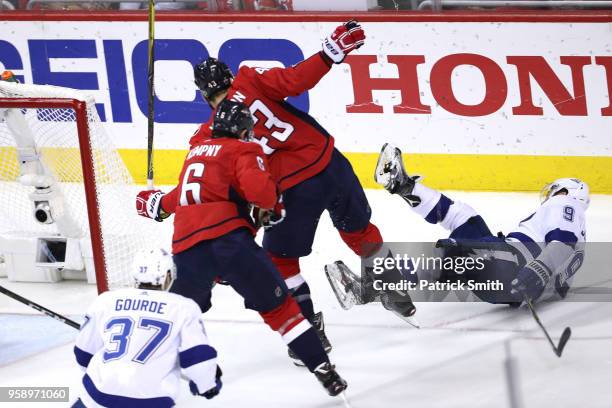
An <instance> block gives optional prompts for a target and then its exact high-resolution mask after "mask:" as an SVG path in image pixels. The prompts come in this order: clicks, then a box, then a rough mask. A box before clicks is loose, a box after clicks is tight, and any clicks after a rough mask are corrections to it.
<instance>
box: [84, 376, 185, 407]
mask: <svg viewBox="0 0 612 408" xmlns="http://www.w3.org/2000/svg"><path fill="white" fill-rule="evenodd" d="M83 386H84V387H85V390H86V391H87V393H88V394H89V396H90V397H91V399H93V400H94V401H95V402H96V403H97V404H99V405H102V406H104V407H130V408H170V407H173V406H174V400H173V399H172V398H170V397H156V398H131V397H124V396H121V395H113V394H107V393H104V392H102V391H100V390H98V389H97V388H96V385H95V384H94V383H93V381H92V380H91V378H89V376H88V375H87V374H85V376H83Z"/></svg>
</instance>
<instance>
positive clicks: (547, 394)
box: [0, 190, 612, 408]
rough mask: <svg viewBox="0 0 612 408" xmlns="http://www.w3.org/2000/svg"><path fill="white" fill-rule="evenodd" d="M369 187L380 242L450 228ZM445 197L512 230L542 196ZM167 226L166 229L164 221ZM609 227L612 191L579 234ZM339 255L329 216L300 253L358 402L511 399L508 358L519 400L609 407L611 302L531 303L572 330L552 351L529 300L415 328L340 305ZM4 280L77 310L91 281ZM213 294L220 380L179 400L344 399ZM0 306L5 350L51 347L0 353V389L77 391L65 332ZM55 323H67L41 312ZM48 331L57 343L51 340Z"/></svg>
mask: <svg viewBox="0 0 612 408" xmlns="http://www.w3.org/2000/svg"><path fill="white" fill-rule="evenodd" d="M367 193H368V197H369V199H370V203H371V205H372V209H373V220H374V222H375V223H377V224H378V226H379V227H380V229H381V231H382V234H383V237H384V238H385V240H387V241H434V240H436V239H437V238H440V237H442V236H444V235H445V231H444V230H442V229H441V228H439V227H437V226H432V225H430V224H427V223H425V222H424V221H422V220H421V219H420V218H419V217H418V216H416V215H414V214H413V213H412V212H411V211H410V209H409V208H408V207H407V205H406V204H405V203H404V202H403V201H402V200H401V199H399V198H397V197H391V196H389V195H388V194H387V193H386V192H384V191H378V190H377V191H368V192H367ZM448 194H449V195H450V196H451V197H452V198H453V199H458V200H463V201H466V202H468V203H470V204H471V205H472V206H473V207H474V208H475V209H476V210H477V211H478V212H479V213H480V214H481V215H482V216H483V217H484V218H485V219H486V220H487V222H488V224H489V226H490V227H491V229H492V231H498V230H502V231H509V230H510V229H511V228H512V227H513V226H515V225H516V223H517V222H518V221H519V220H521V219H523V218H525V217H526V216H527V215H529V214H530V213H531V212H532V211H533V209H534V208H535V207H536V206H537V205H538V195H537V194H536V193H461V192H448ZM162 225H165V226H164V228H170V224H169V223H164V224H162ZM611 229H612V196H603V195H595V196H593V197H592V202H591V207H590V208H589V210H588V211H587V238H588V239H589V240H590V241H612V233H611V232H610V231H611ZM336 259H343V260H344V261H345V263H347V265H349V266H351V267H353V268H358V265H359V261H358V259H357V258H356V257H355V255H353V254H352V252H351V251H350V250H348V249H347V248H346V247H345V246H344V244H343V242H342V241H341V239H340V237H339V236H338V234H337V232H336V231H335V230H334V229H333V228H332V226H331V222H330V220H329V218H328V217H327V216H324V217H323V218H322V219H321V222H320V225H319V230H318V233H317V237H316V240H315V246H314V251H313V254H312V255H311V256H309V257H308V258H306V259H304V260H303V261H302V270H303V274H304V276H305V278H306V279H307V281H308V282H309V284H310V287H311V289H312V293H313V298H314V301H315V305H316V307H317V308H318V309H320V310H323V312H324V315H325V320H326V322H327V332H328V336H329V338H330V339H331V341H332V343H333V345H334V350H333V351H332V354H331V357H332V360H333V362H334V363H335V364H336V365H337V367H338V370H339V372H340V373H341V374H342V375H343V376H344V377H345V378H346V379H347V380H348V382H349V389H348V396H349V399H350V400H351V403H352V406H353V408H365V407H409V406H414V407H444V408H449V407H486V408H490V407H510V403H509V400H508V386H507V377H506V375H505V362H506V359H507V358H508V356H511V357H512V358H513V359H514V361H515V363H516V372H517V379H516V385H517V388H518V390H519V398H520V399H521V400H522V402H523V406H524V407H555V408H560V407H578V406H580V407H584V406H588V407H610V406H612V387H610V382H611V381H612V347H611V344H612V304H610V303H570V302H560V303H555V304H546V305H542V306H540V307H539V310H540V313H541V317H542V319H543V321H544V323H545V324H546V325H547V326H548V327H549V329H550V332H551V333H552V335H553V337H555V338H558V336H559V335H560V334H561V332H562V330H563V328H564V327H565V326H568V325H569V326H571V327H572V330H573V337H572V339H571V340H570V341H569V343H568V345H567V347H566V349H565V352H564V354H563V357H562V358H560V359H559V358H557V357H556V356H555V355H554V354H553V353H552V351H551V349H550V347H549V345H548V343H547V342H546V341H545V340H544V338H543V335H542V333H541V332H540V331H539V329H538V327H537V326H536V325H535V323H534V322H533V320H532V318H531V316H530V314H529V312H528V311H527V310H510V309H508V308H507V307H503V306H494V305H488V304H463V303H445V304H433V303H421V304H418V305H417V306H418V308H419V309H418V312H417V317H418V319H419V322H420V323H421V324H422V326H423V328H422V329H420V330H417V329H414V328H412V327H410V326H409V325H407V324H405V323H403V322H402V321H401V320H399V319H398V318H396V317H395V316H394V315H392V314H391V313H389V312H387V311H385V310H383V309H382V308H381V307H380V305H366V306H361V307H355V308H353V309H352V310H350V311H344V310H342V309H341V308H340V306H339V305H338V304H337V302H336V300H335V298H334V295H333V293H332V291H331V289H330V288H329V286H328V283H327V281H326V279H325V277H324V274H323V265H324V264H325V263H329V262H332V261H334V260H336ZM611 275H612V272H611ZM0 284H2V285H6V286H7V287H9V288H11V289H12V290H14V291H16V292H18V293H20V294H22V295H23V296H26V297H29V298H31V299H33V300H35V301H37V302H39V303H41V304H43V305H45V306H47V307H49V308H51V309H54V310H57V311H58V312H61V313H66V314H72V315H74V314H79V313H82V312H83V311H84V309H85V308H86V305H87V304H89V303H90V302H91V301H92V299H93V298H94V297H95V288H94V287H93V286H91V285H90V286H87V285H84V284H80V283H75V282H66V283H61V284H19V283H12V282H7V281H6V279H2V280H0ZM213 304H214V306H213V309H212V310H211V311H210V312H209V314H207V316H206V321H207V330H208V333H209V336H210V339H211V342H212V343H213V344H214V346H215V347H216V348H217V349H218V351H219V360H220V363H221V365H222V367H223V370H224V373H225V374H224V377H223V378H224V388H223V391H222V393H221V395H220V396H219V397H217V398H215V399H214V400H211V401H205V400H203V399H197V398H195V397H192V396H191V395H190V394H189V392H188V389H187V386H186V384H185V386H184V387H183V389H182V394H181V397H180V399H179V400H178V401H177V404H178V406H179V407H201V406H207V407H211V408H214V407H225V408H227V407H232V408H233V407H237V408H238V407H239V408H242V407H248V408H257V407H266V408H275V407H279V408H281V407H282V408H286V407H342V406H343V405H342V402H341V401H340V400H339V399H336V398H331V397H328V396H327V395H326V394H325V393H324V391H323V390H322V388H321V387H320V386H319V385H318V383H317V382H316V380H315V379H314V377H313V376H312V375H311V374H309V373H308V372H307V371H306V370H305V369H301V368H297V367H294V366H293V365H292V363H291V362H290V361H289V359H288V358H287V356H286V349H285V347H284V346H283V343H282V340H281V339H280V338H279V336H278V335H277V334H276V333H272V332H271V331H270V330H269V329H268V328H267V326H266V325H264V324H263V323H262V322H261V320H260V318H259V316H258V315H257V314H256V313H254V312H252V311H246V310H244V309H243V306H242V302H241V299H240V298H239V297H238V296H237V295H236V294H235V293H233V291H232V290H231V289H230V288H227V287H217V288H215V291H214V295H213ZM0 313H3V314H7V313H13V314H15V313H17V314H25V315H22V316H21V322H20V326H19V329H13V330H18V331H19V333H8V332H7V331H9V329H8V327H6V326H2V327H0V349H2V348H6V347H7V345H8V343H9V342H14V341H16V340H18V339H19V338H21V339H22V340H23V341H25V339H28V341H29V342H30V343H33V344H35V345H37V346H41V345H44V346H45V347H51V346H52V345H53V347H52V348H47V349H46V350H45V351H40V350H36V349H35V348H32V349H31V350H30V351H31V353H32V355H30V356H29V357H26V358H22V359H20V360H18V361H14V362H12V363H1V362H0V372H1V375H0V386H7V385H13V386H43V385H44V386H51V385H54V386H70V387H71V397H73V398H74V397H76V395H77V393H78V390H79V381H80V377H81V372H80V370H79V368H78V367H77V365H76V363H75V361H74V357H73V355H72V347H73V344H72V340H71V338H70V336H69V335H65V333H64V332H63V329H62V330H61V331H60V330H41V326H40V325H41V320H40V319H41V318H40V317H34V316H33V314H35V312H33V311H31V310H29V309H28V308H26V307H24V306H22V305H20V304H19V303H17V302H15V301H13V300H11V299H9V298H7V297H5V296H1V295H0ZM28 314H29V316H28ZM42 319H46V318H42ZM50 324H58V325H60V324H61V323H56V322H54V321H52V320H50V319H49V321H48V322H45V326H47V325H50ZM28 325H30V326H29V327H30V328H29V329H28ZM13 327H14V326H13ZM58 332H61V336H60V335H59V334H56V333H58ZM56 335H57V337H58V339H55V340H56V341H50V339H49V337H50V336H56ZM20 336H21V337H20ZM0 355H2V354H1V353H0ZM39 405H40V406H43V405H44V406H46V405H45V404H39ZM39 405H37V406H39ZM47 405H49V406H58V407H59V406H66V404H65V403H64V404H59V403H58V404H47ZM2 406H3V407H4V406H11V404H2ZM14 406H15V407H23V406H24V405H23V404H14Z"/></svg>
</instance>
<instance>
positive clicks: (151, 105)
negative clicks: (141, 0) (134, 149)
mask: <svg viewBox="0 0 612 408" xmlns="http://www.w3.org/2000/svg"><path fill="white" fill-rule="evenodd" d="M148 45H149V48H148V57H149V69H148V72H147V79H148V88H149V89H148V90H149V93H148V97H149V99H148V103H147V106H148V112H147V120H148V128H147V186H148V188H149V190H153V134H154V133H153V131H154V122H155V82H154V81H153V78H154V72H155V69H154V67H153V66H154V64H155V0H149V44H148Z"/></svg>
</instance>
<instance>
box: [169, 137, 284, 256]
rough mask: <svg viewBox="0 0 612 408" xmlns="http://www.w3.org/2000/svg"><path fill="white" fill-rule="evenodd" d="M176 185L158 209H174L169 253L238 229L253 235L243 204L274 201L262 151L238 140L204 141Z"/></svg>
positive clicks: (196, 147)
mask: <svg viewBox="0 0 612 408" xmlns="http://www.w3.org/2000/svg"><path fill="white" fill-rule="evenodd" d="M179 180H180V182H179V185H178V186H177V187H176V188H175V189H174V190H173V191H172V193H170V194H167V195H166V196H165V197H164V201H163V202H162V208H165V207H164V206H165V205H168V206H172V207H174V208H175V215H174V235H173V237H172V252H173V253H174V254H177V253H179V252H181V251H184V250H186V249H188V248H190V247H191V246H193V245H195V244H197V243H198V242H200V241H202V240H206V239H213V238H216V237H219V236H221V235H224V234H226V233H228V232H230V231H232V230H235V229H237V228H240V227H247V228H249V229H250V230H251V231H252V232H253V233H255V229H254V228H253V224H252V222H251V221H250V216H249V205H248V204H249V203H253V204H254V205H256V206H258V207H261V208H272V207H274V205H275V203H276V200H277V192H276V189H277V187H276V183H275V182H274V180H273V179H272V176H271V175H270V173H269V172H268V170H267V160H266V157H265V155H264V154H263V152H262V150H261V147H260V146H259V145H258V144H256V143H251V142H243V141H241V140H238V139H233V138H225V137H224V138H215V139H204V140H201V141H199V142H198V143H197V144H195V145H192V146H191V149H190V150H189V154H188V155H187V157H186V159H185V163H184V164H183V169H182V171H181V175H180V178H179Z"/></svg>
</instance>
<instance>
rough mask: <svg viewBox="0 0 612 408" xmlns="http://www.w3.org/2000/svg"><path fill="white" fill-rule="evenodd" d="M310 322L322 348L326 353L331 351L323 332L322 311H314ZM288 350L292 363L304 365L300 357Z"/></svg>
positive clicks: (299, 365)
mask: <svg viewBox="0 0 612 408" xmlns="http://www.w3.org/2000/svg"><path fill="white" fill-rule="evenodd" d="M310 324H312V328H313V329H315V331H316V332H317V335H318V336H319V340H321V345H322V346H323V350H325V352H326V353H327V354H329V353H330V352H331V351H332V345H331V343H330V341H329V339H328V338H327V335H326V334H325V322H324V321H323V312H319V313H316V314H315V315H314V316H313V317H312V319H310ZM288 350H289V357H290V358H291V359H292V360H293V364H295V365H296V366H298V367H305V365H304V363H303V362H302V360H300V358H299V357H298V356H297V354H295V353H294V352H293V351H292V350H291V349H288Z"/></svg>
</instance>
